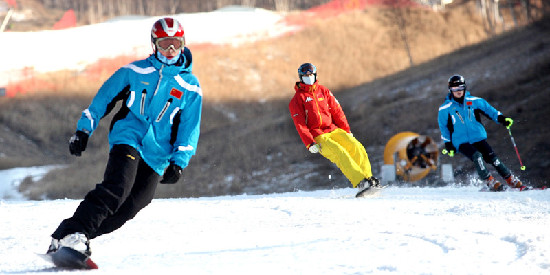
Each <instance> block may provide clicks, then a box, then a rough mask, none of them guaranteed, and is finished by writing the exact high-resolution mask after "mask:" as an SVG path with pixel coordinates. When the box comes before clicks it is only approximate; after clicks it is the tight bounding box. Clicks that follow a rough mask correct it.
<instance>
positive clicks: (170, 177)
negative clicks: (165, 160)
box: [160, 163, 183, 184]
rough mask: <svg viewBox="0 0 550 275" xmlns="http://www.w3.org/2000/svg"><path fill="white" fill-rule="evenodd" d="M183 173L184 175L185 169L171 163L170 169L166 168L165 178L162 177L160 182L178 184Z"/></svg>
mask: <svg viewBox="0 0 550 275" xmlns="http://www.w3.org/2000/svg"><path fill="white" fill-rule="evenodd" d="M182 173H183V169H182V168H181V167H180V166H179V165H177V164H174V163H170V165H169V166H168V168H166V172H164V176H163V177H162V180H161V181H160V183H162V184H174V183H176V182H178V180H179V179H180V177H181V174H182Z"/></svg>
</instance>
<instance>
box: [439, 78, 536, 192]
mask: <svg viewBox="0 0 550 275" xmlns="http://www.w3.org/2000/svg"><path fill="white" fill-rule="evenodd" d="M448 84H449V85H448V87H449V94H448V95H447V97H446V98H445V102H444V103H443V104H442V105H441V106H440V107H439V114H438V119H437V120H438V123H439V130H440V131H441V139H442V140H443V142H445V150H444V151H443V152H444V153H448V154H449V156H451V157H452V156H454V153H455V151H457V149H456V148H458V151H459V152H460V153H462V154H463V155H465V156H466V157H468V158H469V159H470V160H471V161H472V162H473V163H474V166H475V167H476V170H477V174H478V175H479V177H480V178H481V179H482V180H484V181H485V183H486V184H487V186H488V187H489V189H490V190H491V191H503V190H504V185H503V184H501V183H500V182H499V181H497V180H496V179H495V178H494V177H493V176H492V175H491V173H490V172H489V170H488V169H487V167H486V166H485V163H484V162H486V163H490V164H491V165H493V166H494V167H495V169H496V170H497V172H498V173H499V174H500V176H502V177H503V178H504V179H505V180H506V183H507V184H508V185H509V186H510V187H512V188H520V190H523V189H524V188H525V186H524V185H523V184H522V182H521V181H520V180H519V179H518V178H517V177H516V176H514V175H513V174H512V172H511V171H510V170H509V169H508V168H507V167H506V166H505V165H504V163H502V161H500V159H499V158H498V157H497V155H496V154H495V152H494V151H493V149H492V148H491V146H490V145H489V143H487V132H486V131H485V128H484V127H483V124H481V115H485V116H486V117H488V118H489V119H491V120H493V121H495V122H498V123H500V124H502V125H504V126H505V127H507V128H509V127H511V126H512V124H513V122H514V121H513V120H512V119H511V118H508V117H506V116H504V115H503V114H502V113H501V112H500V111H497V110H496V109H495V108H494V107H493V106H491V105H490V104H489V103H488V102H487V101H486V100H485V99H483V98H480V97H475V96H472V95H470V92H468V91H467V90H466V81H465V80H464V77H463V76H461V75H453V76H451V77H450V78H449V83H448Z"/></svg>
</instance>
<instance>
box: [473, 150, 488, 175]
mask: <svg viewBox="0 0 550 275" xmlns="http://www.w3.org/2000/svg"><path fill="white" fill-rule="evenodd" d="M472 161H473V162H474V166H475V167H476V171H477V174H478V175H479V177H480V178H482V179H485V178H487V177H488V176H489V171H488V170H487V168H486V167H485V163H484V160H483V156H482V155H481V153H480V152H475V153H474V155H473V156H472Z"/></svg>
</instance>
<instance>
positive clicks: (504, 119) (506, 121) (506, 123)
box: [497, 115, 514, 128]
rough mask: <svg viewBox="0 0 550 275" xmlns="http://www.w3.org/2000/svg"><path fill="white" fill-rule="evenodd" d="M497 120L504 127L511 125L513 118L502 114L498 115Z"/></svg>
mask: <svg viewBox="0 0 550 275" xmlns="http://www.w3.org/2000/svg"><path fill="white" fill-rule="evenodd" d="M497 121H498V123H500V124H502V125H504V127H506V128H510V126H512V123H514V120H512V119H511V118H509V117H505V116H503V115H498V118H497Z"/></svg>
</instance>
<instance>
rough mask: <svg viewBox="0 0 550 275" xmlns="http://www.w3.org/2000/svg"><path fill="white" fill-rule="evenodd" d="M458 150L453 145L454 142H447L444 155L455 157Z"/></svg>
mask: <svg viewBox="0 0 550 275" xmlns="http://www.w3.org/2000/svg"><path fill="white" fill-rule="evenodd" d="M455 152H456V148H455V146H454V145H453V143H452V142H445V149H444V150H443V154H449V157H453V156H454V155H455Z"/></svg>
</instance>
